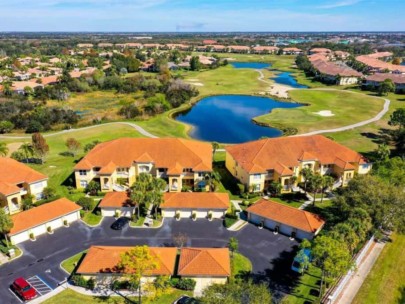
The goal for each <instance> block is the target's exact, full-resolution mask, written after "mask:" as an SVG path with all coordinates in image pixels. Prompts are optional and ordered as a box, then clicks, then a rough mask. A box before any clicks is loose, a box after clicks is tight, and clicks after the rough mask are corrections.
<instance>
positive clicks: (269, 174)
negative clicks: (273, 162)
mask: <svg viewBox="0 0 405 304" xmlns="http://www.w3.org/2000/svg"><path fill="white" fill-rule="evenodd" d="M273 176H274V170H268V171H267V177H270V178H272V177H273Z"/></svg>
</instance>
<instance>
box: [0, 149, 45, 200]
mask: <svg viewBox="0 0 405 304" xmlns="http://www.w3.org/2000/svg"><path fill="white" fill-rule="evenodd" d="M0 168H1V171H0V182H2V183H6V184H13V185H17V184H19V183H23V182H25V183H28V184H32V183H34V182H39V181H42V180H46V179H48V177H47V176H46V175H44V174H42V173H39V172H37V171H35V170H34V169H31V168H30V167H28V166H27V165H24V164H22V163H20V162H18V161H16V160H14V159H11V158H7V157H0ZM3 190H4V189H3ZM0 193H3V194H5V195H7V194H9V193H4V192H2V191H1V190H0ZM13 193H14V192H13Z"/></svg>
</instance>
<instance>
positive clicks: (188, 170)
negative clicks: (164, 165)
mask: <svg viewBox="0 0 405 304" xmlns="http://www.w3.org/2000/svg"><path fill="white" fill-rule="evenodd" d="M183 172H184V173H186V172H193V169H192V168H184V169H183Z"/></svg>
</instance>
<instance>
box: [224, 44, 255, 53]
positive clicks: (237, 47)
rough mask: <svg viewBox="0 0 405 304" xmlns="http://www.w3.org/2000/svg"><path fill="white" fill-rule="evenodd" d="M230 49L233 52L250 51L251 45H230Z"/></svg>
mask: <svg viewBox="0 0 405 304" xmlns="http://www.w3.org/2000/svg"><path fill="white" fill-rule="evenodd" d="M228 49H229V50H230V52H231V53H245V54H246V53H250V47H249V46H245V45H230V46H229V47H228Z"/></svg>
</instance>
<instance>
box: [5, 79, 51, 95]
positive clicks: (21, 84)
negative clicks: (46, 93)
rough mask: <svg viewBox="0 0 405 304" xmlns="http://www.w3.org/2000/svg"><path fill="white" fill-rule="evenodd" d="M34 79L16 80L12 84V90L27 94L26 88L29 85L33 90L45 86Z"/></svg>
mask: <svg viewBox="0 0 405 304" xmlns="http://www.w3.org/2000/svg"><path fill="white" fill-rule="evenodd" d="M34 81H35V80H34V79H33V80H31V81H14V82H13V83H12V85H11V90H12V91H13V92H14V93H16V94H25V89H26V88H27V87H29V88H31V89H33V90H34V89H35V88H37V87H44V86H43V85H42V84H40V83H37V82H34Z"/></svg>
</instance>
